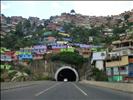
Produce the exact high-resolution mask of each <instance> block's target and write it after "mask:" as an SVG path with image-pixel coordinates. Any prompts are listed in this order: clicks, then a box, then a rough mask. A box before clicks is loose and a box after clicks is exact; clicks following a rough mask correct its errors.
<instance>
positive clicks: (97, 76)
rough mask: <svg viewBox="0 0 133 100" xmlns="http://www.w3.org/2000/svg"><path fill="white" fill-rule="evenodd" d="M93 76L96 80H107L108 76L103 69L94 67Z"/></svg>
mask: <svg viewBox="0 0 133 100" xmlns="http://www.w3.org/2000/svg"><path fill="white" fill-rule="evenodd" d="M92 73H93V74H92V77H93V78H94V80H96V81H107V80H108V78H107V76H106V74H105V72H104V71H103V70H99V69H98V68H95V67H94V68H93V69H92Z"/></svg>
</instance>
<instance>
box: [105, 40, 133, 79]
mask: <svg viewBox="0 0 133 100" xmlns="http://www.w3.org/2000/svg"><path fill="white" fill-rule="evenodd" d="M112 45H113V49H112V51H111V52H109V53H108V54H107V58H106V73H107V76H108V80H109V81H129V80H133V40H122V41H120V40H118V41H114V42H112Z"/></svg>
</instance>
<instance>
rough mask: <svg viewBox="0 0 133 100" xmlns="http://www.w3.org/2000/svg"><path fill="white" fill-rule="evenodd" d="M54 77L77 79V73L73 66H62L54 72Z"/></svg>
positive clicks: (59, 79)
mask: <svg viewBox="0 0 133 100" xmlns="http://www.w3.org/2000/svg"><path fill="white" fill-rule="evenodd" d="M55 79H56V81H64V80H67V81H71V82H72V81H78V73H77V71H76V70H75V69H73V68H67V67H66V68H62V69H59V70H58V71H57V72H56V75H55Z"/></svg>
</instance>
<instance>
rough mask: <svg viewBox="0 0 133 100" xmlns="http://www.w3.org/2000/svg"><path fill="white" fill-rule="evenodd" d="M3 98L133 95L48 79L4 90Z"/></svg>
mask: <svg viewBox="0 0 133 100" xmlns="http://www.w3.org/2000/svg"><path fill="white" fill-rule="evenodd" d="M1 100H133V95H132V94H131V93H125V92H121V91H116V90H112V89H107V88H102V87H96V86H92V85H89V84H81V83H76V82H73V83H72V82H50V81H48V82H43V83H41V84H37V85H32V86H28V87H23V88H14V89H9V90H2V91H1Z"/></svg>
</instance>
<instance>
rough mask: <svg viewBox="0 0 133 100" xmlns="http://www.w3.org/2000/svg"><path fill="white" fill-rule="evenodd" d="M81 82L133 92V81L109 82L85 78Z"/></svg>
mask: <svg viewBox="0 0 133 100" xmlns="http://www.w3.org/2000/svg"><path fill="white" fill-rule="evenodd" d="M81 83H85V84H91V85H95V86H101V87H106V88H111V89H115V90H121V91H125V92H133V83H109V82H97V81H87V80H83V81H81Z"/></svg>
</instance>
